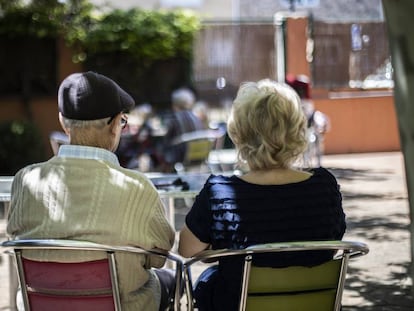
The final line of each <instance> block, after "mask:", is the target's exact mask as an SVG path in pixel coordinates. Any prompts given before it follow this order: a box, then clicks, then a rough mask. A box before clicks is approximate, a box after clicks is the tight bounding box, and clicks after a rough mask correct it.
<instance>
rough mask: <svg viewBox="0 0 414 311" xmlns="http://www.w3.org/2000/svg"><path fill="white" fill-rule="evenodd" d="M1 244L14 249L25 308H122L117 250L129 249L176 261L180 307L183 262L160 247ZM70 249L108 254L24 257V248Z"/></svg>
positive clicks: (43, 242) (59, 242) (29, 310)
mask: <svg viewBox="0 0 414 311" xmlns="http://www.w3.org/2000/svg"><path fill="white" fill-rule="evenodd" d="M2 247H5V248H7V249H9V250H10V249H11V250H12V253H13V254H14V257H15V259H16V266H17V274H18V279H19V283H20V288H21V291H22V298H23V303H24V307H25V311H38V310H39V311H49V310H59V311H77V310H88V311H90V310H91V311H94V310H96V311H98V310H99V311H106V310H108V311H109V310H111V311H113V310H116V311H119V310H121V309H122V308H121V299H120V291H119V284H118V276H117V264H116V258H115V253H117V252H128V253H135V254H137V255H138V254H139V255H146V256H149V255H150V256H161V257H163V258H166V259H168V260H172V261H174V262H175V263H176V266H175V269H176V292H175V296H174V301H172V304H173V305H174V309H175V310H179V308H180V296H181V293H180V284H181V279H182V278H181V273H182V261H181V259H180V258H179V257H178V256H174V255H173V254H171V253H169V252H164V251H161V250H146V249H143V248H139V247H131V246H109V245H103V244H97V243H92V242H87V241H74V240H13V241H5V242H3V243H2ZM28 249H30V250H33V249H36V250H60V251H62V250H71V251H74V250H75V251H77V250H79V251H97V252H101V253H102V252H103V253H106V258H105V259H102V260H94V261H87V262H75V263H72V262H70V263H66V262H65V263H62V262H53V261H46V262H45V261H35V260H29V259H27V258H25V257H24V251H25V250H28Z"/></svg>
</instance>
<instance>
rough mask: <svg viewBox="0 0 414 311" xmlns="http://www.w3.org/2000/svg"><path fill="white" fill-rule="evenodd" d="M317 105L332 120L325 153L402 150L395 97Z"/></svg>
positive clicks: (326, 101) (329, 100)
mask: <svg viewBox="0 0 414 311" xmlns="http://www.w3.org/2000/svg"><path fill="white" fill-rule="evenodd" d="M314 103H315V107H316V109H318V110H320V111H322V112H324V113H325V114H327V115H328V116H329V119H330V121H331V130H330V131H329V132H328V133H327V134H326V136H325V153H326V154H341V153H357V152H382V151H398V150H401V149H400V148H401V147H400V140H399V132H398V123H397V117H396V112H395V107H394V98H393V96H392V95H388V96H387V95H385V96H379V97H346V98H334V99H333V98H327V99H315V100H314Z"/></svg>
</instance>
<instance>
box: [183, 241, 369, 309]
mask: <svg viewBox="0 0 414 311" xmlns="http://www.w3.org/2000/svg"><path fill="white" fill-rule="evenodd" d="M315 250H332V251H339V253H337V254H336V255H335V259H338V260H342V263H341V269H340V275H339V281H338V286H337V291H336V297H335V305H334V309H333V310H335V311H339V310H340V307H341V300H342V294H343V289H344V286H345V279H346V272H347V267H348V261H349V259H350V258H355V257H358V256H362V255H365V254H367V253H368V252H369V248H368V246H367V245H366V244H364V243H361V242H353V241H304V242H285V243H269V244H260V245H254V246H251V247H248V248H246V249H238V250H231V249H222V250H207V251H203V252H201V253H199V254H198V255H196V256H194V257H192V258H191V259H189V260H187V261H186V262H184V281H185V288H186V295H187V305H188V308H187V309H188V310H190V311H193V310H194V299H193V294H192V293H193V285H192V280H191V271H190V270H191V266H192V265H193V264H195V263H197V262H208V263H211V262H214V261H217V260H219V259H220V258H222V257H229V256H244V267H243V276H242V285H241V296H240V304H239V311H244V310H245V309H246V302H247V294H248V288H249V276H250V270H251V266H252V259H253V255H254V254H263V253H276V252H303V251H315Z"/></svg>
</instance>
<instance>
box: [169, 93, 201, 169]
mask: <svg viewBox="0 0 414 311" xmlns="http://www.w3.org/2000/svg"><path fill="white" fill-rule="evenodd" d="M194 103H195V96H194V93H193V92H192V91H191V90H190V89H188V88H184V87H183V88H179V89H177V90H175V91H174V92H173V93H172V94H171V104H172V110H173V111H172V113H171V115H170V116H169V117H167V119H166V121H165V122H166V126H167V133H166V135H165V137H164V142H163V150H162V151H161V153H162V156H163V159H162V161H163V165H162V171H164V172H171V171H173V167H174V164H175V163H177V162H182V161H183V160H184V157H185V150H186V146H185V144H177V143H176V142H175V141H176V140H177V139H178V138H179V137H180V136H181V135H182V134H184V133H190V132H194V131H198V130H203V129H205V126H204V124H203V122H202V121H201V120H200V119H199V118H198V117H197V116H196V115H195V114H194V112H193V110H192V109H193V107H194Z"/></svg>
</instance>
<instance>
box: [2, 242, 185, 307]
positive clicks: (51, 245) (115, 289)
mask: <svg viewBox="0 0 414 311" xmlns="http://www.w3.org/2000/svg"><path fill="white" fill-rule="evenodd" d="M1 246H2V247H3V248H7V249H9V251H10V250H11V252H12V253H13V254H14V257H15V260H16V265H17V274H18V279H19V282H20V287H21V290H22V296H23V303H24V307H25V310H26V311H30V306H29V298H28V292H27V288H26V286H25V284H26V280H25V274H24V268H23V261H22V251H23V250H34V249H38V250H40V249H42V250H45V249H49V250H79V251H100V252H106V254H107V259H108V263H109V271H110V278H111V283H112V295H113V299H114V305H115V310H116V311H121V310H122V308H121V300H120V291H119V283H118V279H117V275H118V274H117V267H116V259H115V253H117V252H127V253H134V254H137V255H146V256H148V255H151V256H159V257H163V258H165V259H167V260H170V261H173V262H175V281H176V283H175V293H174V302H173V303H174V310H176V311H179V310H180V298H181V284H182V272H183V261H182V259H181V257H179V256H177V255H174V254H172V253H171V252H168V251H163V250H159V249H150V250H147V249H144V248H140V247H137V246H113V245H105V244H98V243H93V242H89V241H77V240H62V239H27V240H10V241H5V242H3V243H1Z"/></svg>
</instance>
